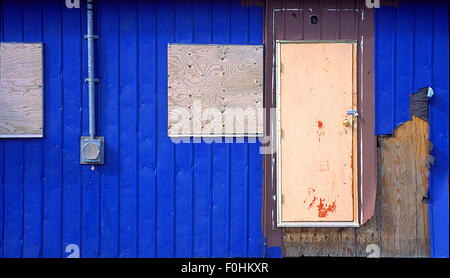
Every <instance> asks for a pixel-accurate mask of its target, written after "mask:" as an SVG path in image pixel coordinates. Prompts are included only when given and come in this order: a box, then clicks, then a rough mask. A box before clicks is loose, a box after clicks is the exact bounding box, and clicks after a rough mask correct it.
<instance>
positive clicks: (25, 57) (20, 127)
mask: <svg viewBox="0 0 450 278" xmlns="http://www.w3.org/2000/svg"><path fill="white" fill-rule="evenodd" d="M42 82H43V81H42V45H41V44H38V43H0V138H15V137H16V138H20V137H42V135H43V128H42V125H43V122H42V117H43V116H42V115H43V114H42V99H43V98H42Z"/></svg>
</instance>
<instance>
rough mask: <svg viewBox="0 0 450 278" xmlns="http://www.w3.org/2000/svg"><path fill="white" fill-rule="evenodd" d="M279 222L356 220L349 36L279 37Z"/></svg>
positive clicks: (341, 223)
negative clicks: (341, 39)
mask: <svg viewBox="0 0 450 278" xmlns="http://www.w3.org/2000/svg"><path fill="white" fill-rule="evenodd" d="M277 60H278V61H279V62H278V69H277V81H278V82H277V86H278V88H277V98H278V101H277V108H278V115H277V116H278V130H279V136H278V138H279V139H278V142H279V144H278V187H279V189H278V196H279V197H280V198H279V199H280V200H279V210H278V213H279V217H278V224H279V226H321V225H323V226H326V225H329V226H356V225H357V220H358V202H357V200H358V197H357V196H358V190H357V170H356V169H357V167H356V166H355V167H353V165H357V160H356V159H357V155H356V154H357V148H356V146H357V145H356V144H357V118H356V117H354V116H352V115H349V114H348V113H347V111H350V110H357V98H356V97H357V95H356V88H357V86H356V43H353V42H301V43H300V42H278V43H277Z"/></svg>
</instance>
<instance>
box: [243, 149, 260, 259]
mask: <svg viewBox="0 0 450 278" xmlns="http://www.w3.org/2000/svg"><path fill="white" fill-rule="evenodd" d="M260 147H261V144H260V143H259V142H258V143H252V144H249V169H248V176H249V199H248V208H249V209H248V210H249V219H248V227H249V228H248V237H249V238H248V253H247V254H246V256H248V257H261V256H262V255H263V252H264V241H263V233H262V221H261V219H262V205H263V204H262V203H263V202H262V196H263V174H264V173H263V168H262V165H263V157H262V154H261V153H260Z"/></svg>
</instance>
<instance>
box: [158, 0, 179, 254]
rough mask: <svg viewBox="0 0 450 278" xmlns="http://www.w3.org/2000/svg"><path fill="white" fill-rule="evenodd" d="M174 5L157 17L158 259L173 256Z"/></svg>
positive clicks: (160, 4)
mask: <svg viewBox="0 0 450 278" xmlns="http://www.w3.org/2000/svg"><path fill="white" fill-rule="evenodd" d="M173 21H174V5H173V3H172V2H169V1H160V2H158V15H157V22H158V24H157V34H158V43H157V47H158V48H157V55H158V81H157V90H158V96H157V113H158V114H157V117H158V126H157V135H158V136H157V140H158V141H157V144H158V153H157V170H156V173H157V200H158V202H157V209H158V212H157V221H158V222H157V226H158V233H157V252H156V254H157V256H158V257H173V256H174V251H175V250H174V248H175V245H174V228H175V222H174V216H175V211H174V177H173V172H172V171H173V162H174V161H173V160H174V155H175V153H174V151H175V150H174V145H173V143H172V142H171V140H170V139H169V138H168V137H167V75H166V73H167V43H169V42H172V41H173V39H174V36H173V31H174V22H173Z"/></svg>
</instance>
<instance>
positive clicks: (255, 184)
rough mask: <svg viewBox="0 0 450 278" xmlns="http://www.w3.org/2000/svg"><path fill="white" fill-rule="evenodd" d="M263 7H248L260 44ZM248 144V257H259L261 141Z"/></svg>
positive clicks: (253, 40)
mask: <svg viewBox="0 0 450 278" xmlns="http://www.w3.org/2000/svg"><path fill="white" fill-rule="evenodd" d="M263 16H264V15H263V8H262V7H259V6H250V7H249V43H250V44H262V43H263V41H262V40H263V36H262V34H263V33H264V18H263ZM248 140H249V146H248V148H249V149H248V152H249V154H248V165H249V167H248V183H249V189H248V194H249V197H248V204H247V206H248V213H249V216H248V237H249V238H248V253H247V254H246V255H247V256H249V257H261V256H262V255H263V252H264V241H263V233H262V221H261V219H262V203H263V202H262V199H263V197H262V196H263V174H264V173H263V166H262V165H263V156H262V154H261V153H260V147H261V143H260V142H259V141H257V142H256V143H250V142H251V141H250V140H251V139H250V138H249V139H248Z"/></svg>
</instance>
